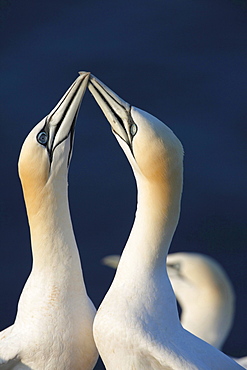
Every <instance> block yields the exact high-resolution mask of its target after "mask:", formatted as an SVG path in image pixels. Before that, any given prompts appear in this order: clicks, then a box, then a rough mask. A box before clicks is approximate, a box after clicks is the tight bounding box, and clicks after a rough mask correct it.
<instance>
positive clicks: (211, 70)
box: [0, 0, 247, 369]
mask: <svg viewBox="0 0 247 370" xmlns="http://www.w3.org/2000/svg"><path fill="white" fill-rule="evenodd" d="M0 21H1V39H0V42H1V89H0V93H1V100H0V102H1V145H0V150H1V152H0V154H1V160H0V166H1V168H0V169H1V181H0V187H1V197H0V215H1V219H0V221H1V224H0V227H1V259H0V282H1V285H0V297H1V301H0V329H2V328H5V327H6V326H8V325H10V324H11V323H12V322H13V320H14V317H15V313H16V305H17V302H18V297H19V294H20V292H21V290H22V287H23V285H24V283H25V281H26V278H27V276H28V274H29V272H30V268H31V251H30V241H29V230H28V224H27V220H26V214H25V208H24V203H23V198H22V191H21V187H20V183H19V179H18V174H17V161H18V156H19V151H20V147H21V145H22V142H23V140H24V139H25V137H26V135H27V134H28V132H29V131H30V130H31V128H32V127H33V126H34V125H35V124H36V123H37V122H38V121H40V120H41V119H42V118H43V117H44V116H45V115H46V114H47V113H49V112H50V110H51V109H52V108H53V107H54V105H55V104H56V103H57V101H58V100H59V99H60V97H61V96H62V95H63V93H64V92H65V91H66V89H67V88H68V87H69V85H70V84H71V83H72V82H73V80H74V79H75V78H76V77H77V72H78V71H80V70H86V71H91V72H92V73H93V74H95V75H96V76H97V77H98V78H100V79H101V80H102V81H103V82H105V83H106V84H107V85H109V86H110V87H111V88H112V89H113V90H115V91H116V92H117V93H118V94H119V95H120V96H121V97H123V98H124V99H126V100H127V101H128V102H130V103H131V104H132V105H135V106H137V107H140V108H142V109H144V110H146V111H148V112H150V113H152V114H153V115H155V116H157V117H158V118H160V119H161V120H163V121H165V122H166V123H167V124H168V126H170V127H171V129H172V130H174V132H175V133H176V134H177V136H178V137H179V138H180V140H181V141H182V143H183V144H184V148H185V181H184V194H183V201H182V212H181V218H180V223H179V226H178V229H177V232H176V235H175V237H174V240H173V243H172V247H171V252H176V251H197V252H202V253H207V254H209V255H211V256H213V257H214V258H216V259H217V260H218V261H219V262H220V263H221V264H222V265H223V266H224V268H225V269H226V270H227V272H228V274H229V276H230V278H231V280H232V282H233V284H234V287H235V290H236V296H237V302H236V306H237V307H236V318H235V323H234V327H233V329H232V332H231V334H230V336H229V338H228V340H227V341H226V344H225V347H224V351H225V352H226V353H228V354H230V355H234V356H243V355H247V348H246V332H247V323H246V307H247V291H246V277H247V269H246V265H247V252H246V247H247V231H246V219H247V202H246V201H247V197H246V188H247V161H246V158H247V156H246V154H247V144H246V141H247V125H246V98H247V93H246V86H247V68H246V67H247V51H246V47H247V27H246V26H247V2H246V1H244V0H242V1H240V0H235V1H234V0H224V1H223V0H186V1H185V0H167V1H165V0H164V1H160V0H149V1H147V0H142V1H139V0H132V1H131V2H126V1H121V0H114V1H113V0H106V1H100V0H91V1H81V0H70V1H64V0H59V1H58V0H50V1H47V2H45V1H40V0H36V1H27V0H26V1H25V0H22V1H11V0H1V1H0ZM69 191H70V203H71V212H72V218H73V223H74V227H75V232H76V237H77V241H78V246H79V248H80V253H81V258H82V264H83V269H84V275H85V281H86V285H87V289H88V293H89V295H90V297H91V298H92V300H93V301H94V303H95V305H96V306H98V305H99V303H100V302H101V300H102V298H103V297H104V294H105V292H106V291H107V289H108V287H109V285H110V283H111V280H112V278H113V275H114V272H113V271H112V270H110V269H108V268H107V267H104V266H102V265H101V264H100V260H101V258H102V257H103V256H105V255H106V254H110V253H120V252H121V250H122V247H123V246H124V244H125V242H126V239H127V237H128V233H129V230H130V228H131V225H132V222H133V217H134V212H135V197H136V188H135V182H134V178H133V175H132V172H131V169H130V166H129V164H128V162H127V160H126V158H125V156H124V154H123V152H122V151H121V149H120V148H119V145H118V144H117V142H116V140H115V139H114V137H113V136H112V135H111V131H110V129H109V125H108V123H107V121H106V120H105V118H104V116H103V114H102V113H101V111H100V109H99V108H98V107H97V105H96V103H95V102H94V100H93V98H92V97H91V96H90V93H87V94H86V95H85V99H84V102H83V104H82V109H81V112H80V115H79V118H78V124H77V132H76V140H75V148H74V156H73V160H72V163H71V168H70V189H69ZM164 314H165V313H164ZM100 368H101V365H100V364H98V366H97V369H100Z"/></svg>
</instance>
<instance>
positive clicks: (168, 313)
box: [88, 78, 241, 370]
mask: <svg viewBox="0 0 247 370" xmlns="http://www.w3.org/2000/svg"><path fill="white" fill-rule="evenodd" d="M88 87H89V90H90V91H91V93H92V94H93V96H94V98H95V99H96V101H97V102H98V104H99V106H100V108H101V109H102V111H103V112H104V114H105V116H106V118H107V119H108V121H109V123H110V125H111V127H112V131H113V133H114V135H115V137H116V138H117V140H118V142H119V144H120V146H121V147H122V149H123V150H124V152H125V154H126V156H127V158H128V160H129V162H130V164H131V166H132V169H133V171H134V175H135V178H136V182H137V188H138V203H137V211H136V216H135V221H134V225H133V228H132V231H131V233H130V236H129V239H128V241H127V244H126V246H125V248H124V250H123V253H122V256H121V260H120V262H119V265H118V269H117V271H116V275H115V278H114V280H113V282H112V285H111V287H110V289H109V290H108V292H107V294H106V296H105V298H104V299H103V302H102V303H101V305H100V308H99V310H98V312H97V314H96V317H95V320H94V326H93V332H94V339H95V342H96V346H97V348H98V350H99V353H100V355H101V357H102V359H103V362H104V364H105V366H106V368H107V369H108V370H115V369H119V370H120V369H122V370H129V369H135V370H140V369H142V370H143V369H153V370H159V369H183V370H188V369H190V370H192V369H200V370H205V369H211V370H212V369H214V370H223V369H224V370H234V369H240V368H241V366H240V365H238V364H237V363H236V362H235V361H233V360H232V359H230V358H229V357H228V356H226V355H225V354H223V353H222V352H220V351H219V350H218V349H216V348H214V347H213V346H211V345H209V344H208V343H206V342H204V341H202V340H201V339H199V338H197V337H195V336H194V335H193V334H191V333H190V332H188V331H186V330H185V329H183V327H182V326H181V324H180V321H179V317H178V311H177V306H176V299H175V295H174V292H173V290H172V287H171V284H170V281H169V278H168V276H167V270H166V256H167V253H168V249H169V246H170V243H171V240H172V237H173V234H174V231H175V229H176V226H177V223H178V218H179V213H180V198H181V193H182V179H183V148H182V145H181V143H180V141H179V140H178V139H177V137H176V136H175V135H174V134H173V132H172V131H171V130H170V129H169V128H168V127H167V126H166V125H165V124H164V123H162V122H161V121H159V120H158V119H157V118H155V117H153V116H152V115H150V114H148V113H146V112H144V111H142V110H140V109H138V108H135V107H132V106H130V105H129V104H128V103H126V102H125V101H123V100H122V99H121V98H119V97H118V96H117V95H116V94H115V93H114V92H112V91H111V90H110V89H109V88H107V87H106V86H105V85H104V84H102V83H101V82H100V81H99V80H97V79H96V78H92V79H90V82H89V85H88Z"/></svg>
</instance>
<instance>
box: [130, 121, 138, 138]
mask: <svg viewBox="0 0 247 370" xmlns="http://www.w3.org/2000/svg"><path fill="white" fill-rule="evenodd" d="M130 133H131V135H132V136H134V135H135V134H136V133H137V126H136V124H135V123H132V124H131V126H130Z"/></svg>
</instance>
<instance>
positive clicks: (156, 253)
mask: <svg viewBox="0 0 247 370" xmlns="http://www.w3.org/2000/svg"><path fill="white" fill-rule="evenodd" d="M135 175H136V180H137V188H138V194H137V210H136V216H135V221H134V225H133V228H132V231H131V234H130V236H129V239H128V241H127V244H126V246H125V250H126V251H128V254H129V253H130V254H131V255H132V257H131V259H132V258H133V261H134V264H136V263H139V262H140V265H141V266H142V267H143V269H144V270H145V271H146V273H147V271H148V269H149V268H150V269H155V268H156V267H158V266H159V265H160V266H161V268H164V270H165V263H166V255H167V253H168V250H169V247H170V243H171V240H172V237H173V234H174V232H175V229H176V226H177V223H178V219H179V213H180V199H181V190H182V168H178V169H177V170H176V171H174V172H173V174H172V175H168V174H164V176H163V179H162V184H161V183H160V181H157V182H155V181H149V180H148V179H146V178H145V177H144V176H143V175H142V174H139V173H135ZM137 261H138V262H137ZM133 268H134V269H135V266H133ZM150 272H151V271H150Z"/></svg>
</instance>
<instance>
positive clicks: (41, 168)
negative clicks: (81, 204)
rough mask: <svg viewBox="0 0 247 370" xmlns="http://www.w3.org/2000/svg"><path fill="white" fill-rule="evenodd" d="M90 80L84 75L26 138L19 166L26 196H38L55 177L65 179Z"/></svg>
mask: <svg viewBox="0 0 247 370" xmlns="http://www.w3.org/2000/svg"><path fill="white" fill-rule="evenodd" d="M88 80H89V73H86V72H84V73H81V74H80V76H79V77H78V78H77V79H76V80H75V82H74V83H73V84H72V85H71V86H70V88H69V89H68V90H67V92H66V93H65V94H64V96H63V97H62V98H61V100H60V101H59V102H58V104H57V105H56V106H55V108H54V109H53V110H52V111H51V112H50V113H49V114H48V115H47V116H46V117H45V118H43V119H42V121H40V122H39V123H38V124H37V125H36V126H35V127H34V128H33V129H32V131H31V132H30V133H29V135H28V136H27V138H26V139H25V141H24V143H23V146H22V149H21V153H20V157H19V163H18V168H19V176H20V179H21V182H22V187H23V190H24V193H28V194H29V195H31V194H32V193H35V194H36V195H37V194H38V191H41V190H42V189H43V188H44V187H45V185H46V184H47V183H48V182H49V181H50V180H52V179H54V177H61V176H62V177H63V178H65V179H66V177H67V171H68V167H69V163H70V159H71V154H72V148H73V137H74V128H75V123H76V118H77V113H78V110H79V107H80V103H81V101H82V98H83V96H84V93H85V90H86V87H87V84H88Z"/></svg>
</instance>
